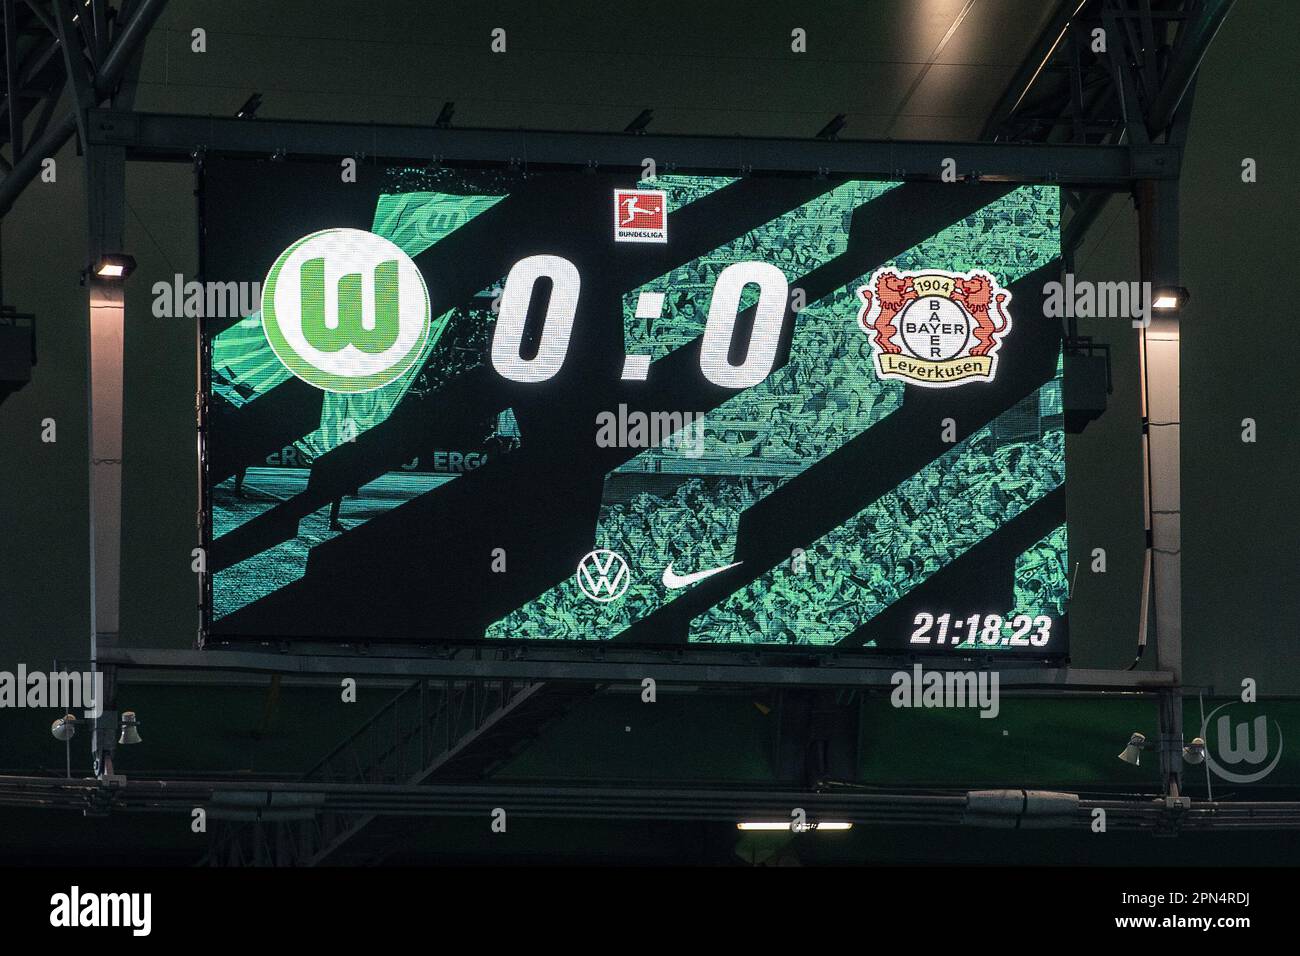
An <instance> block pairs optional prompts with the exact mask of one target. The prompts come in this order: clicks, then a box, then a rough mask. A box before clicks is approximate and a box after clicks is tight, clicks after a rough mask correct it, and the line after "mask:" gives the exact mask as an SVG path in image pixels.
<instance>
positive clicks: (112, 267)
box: [90, 252, 135, 281]
mask: <svg viewBox="0 0 1300 956" xmlns="http://www.w3.org/2000/svg"><path fill="white" fill-rule="evenodd" d="M90 271H91V272H92V273H93V274H94V275H95V276H96V277H97V278H100V279H109V280H112V281H120V280H123V279H125V278H126V277H127V276H129V275H130V274H131V273H132V272H134V271H135V259H134V258H133V257H131V256H128V255H127V254H126V253H124V252H108V253H105V254H104V255H102V256H100V257H99V259H98V260H96V262H95V264H94V265H93V266H91V269H90Z"/></svg>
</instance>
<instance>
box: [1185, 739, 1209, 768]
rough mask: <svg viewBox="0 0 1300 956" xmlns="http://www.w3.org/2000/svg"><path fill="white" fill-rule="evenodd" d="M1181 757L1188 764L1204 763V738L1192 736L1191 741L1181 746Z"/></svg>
mask: <svg viewBox="0 0 1300 956" xmlns="http://www.w3.org/2000/svg"><path fill="white" fill-rule="evenodd" d="M1183 759H1184V760H1186V761H1187V762H1188V763H1190V764H1201V763H1205V740H1204V738H1202V737H1193V738H1192V742H1191V743H1190V744H1188V745H1187V746H1186V747H1184V748H1183Z"/></svg>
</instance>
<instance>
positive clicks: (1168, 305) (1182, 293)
mask: <svg viewBox="0 0 1300 956" xmlns="http://www.w3.org/2000/svg"><path fill="white" fill-rule="evenodd" d="M1189 299H1191V294H1190V293H1189V292H1188V291H1187V290H1186V289H1184V288H1183V287H1182V286H1180V285H1166V286H1160V287H1159V288H1157V289H1155V290H1154V291H1152V293H1151V308H1152V309H1154V310H1156V311H1158V312H1177V311H1179V310H1180V309H1182V307H1183V306H1185V305H1186V304H1187V302H1188V300H1189Z"/></svg>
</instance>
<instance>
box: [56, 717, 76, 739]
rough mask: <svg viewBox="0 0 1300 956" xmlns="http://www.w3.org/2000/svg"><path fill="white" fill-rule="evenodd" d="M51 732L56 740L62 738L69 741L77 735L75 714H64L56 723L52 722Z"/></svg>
mask: <svg viewBox="0 0 1300 956" xmlns="http://www.w3.org/2000/svg"><path fill="white" fill-rule="evenodd" d="M50 734H51V735H52V736H53V737H54V739H55V740H62V741H63V742H64V743H67V742H68V741H69V740H71V739H72V738H73V737H75V736H76V735H77V718H76V716H75V715H73V714H64V715H63V716H62V717H60V718H59V719H58V720H56V721H55V722H54V723H52V724H50Z"/></svg>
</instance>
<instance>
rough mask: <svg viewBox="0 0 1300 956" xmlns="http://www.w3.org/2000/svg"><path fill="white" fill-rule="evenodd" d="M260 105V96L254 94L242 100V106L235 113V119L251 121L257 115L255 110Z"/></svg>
mask: <svg viewBox="0 0 1300 956" xmlns="http://www.w3.org/2000/svg"><path fill="white" fill-rule="evenodd" d="M261 105H262V94H261V93H254V94H253V95H252V96H250V97H249V98H248V99H246V100H244V105H243V106H241V107H240V108H239V109H238V110H237V111H236V112H235V119H252V118H253V117H254V116H256V115H257V108H258V107H259V106H261Z"/></svg>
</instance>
